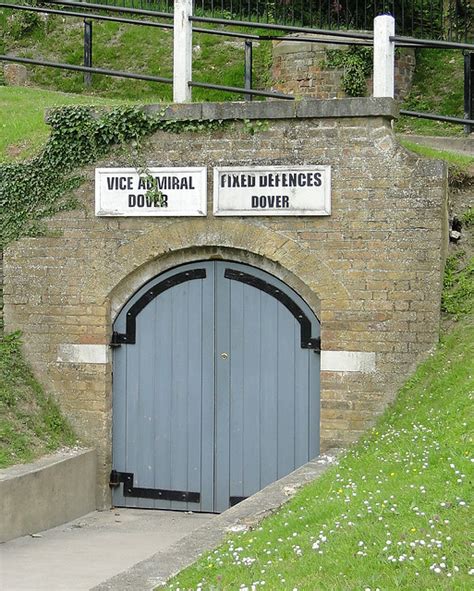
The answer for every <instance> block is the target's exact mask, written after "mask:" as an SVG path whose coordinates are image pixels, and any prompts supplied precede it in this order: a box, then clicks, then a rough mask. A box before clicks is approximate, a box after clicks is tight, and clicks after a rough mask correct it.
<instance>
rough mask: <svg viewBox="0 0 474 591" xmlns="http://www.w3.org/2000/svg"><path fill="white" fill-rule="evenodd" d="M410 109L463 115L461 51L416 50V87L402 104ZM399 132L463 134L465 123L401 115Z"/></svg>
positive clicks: (397, 128)
mask: <svg viewBox="0 0 474 591" xmlns="http://www.w3.org/2000/svg"><path fill="white" fill-rule="evenodd" d="M401 108H402V109H405V110H407V111H420V112H425V113H436V114H438V115H447V116H451V117H461V118H462V117H464V58H463V55H462V52H461V51H458V50H445V49H443V50H441V49H422V50H418V51H417V52H416V72H415V78H414V81H413V87H412V90H411V92H410V94H409V96H408V97H407V98H406V100H405V101H404V102H403V103H402V105H401ZM396 131H397V132H398V133H413V134H420V135H435V136H451V135H452V136H462V135H463V133H464V132H463V126H462V125H454V124H452V123H442V122H440V121H429V120H426V119H416V118H414V117H401V118H400V120H399V121H398V122H397V125H396Z"/></svg>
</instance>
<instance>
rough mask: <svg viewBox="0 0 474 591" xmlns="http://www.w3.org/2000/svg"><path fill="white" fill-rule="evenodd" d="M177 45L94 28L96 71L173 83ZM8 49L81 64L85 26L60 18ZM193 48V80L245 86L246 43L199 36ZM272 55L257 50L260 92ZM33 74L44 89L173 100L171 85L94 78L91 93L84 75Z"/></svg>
mask: <svg viewBox="0 0 474 591" xmlns="http://www.w3.org/2000/svg"><path fill="white" fill-rule="evenodd" d="M15 16H16V18H19V17H18V15H15ZM205 27H206V26H205V25H204V28H205ZM252 32H253V31H252ZM172 44H173V36H172V31H170V30H166V29H158V28H155V27H146V26H135V25H131V24H123V23H114V22H101V21H94V23H93V65H94V66H95V67H101V68H109V69H113V70H125V71H129V72H136V73H144V74H150V75H153V76H161V77H165V78H172V62H173V54H172ZM5 45H6V47H7V50H9V51H11V52H13V53H15V54H17V55H19V56H23V57H36V58H42V59H44V60H47V61H58V62H66V63H70V64H81V63H82V59H83V22H82V20H81V19H77V18H68V19H67V21H65V22H63V19H62V18H60V17H59V16H50V17H49V18H48V19H47V20H46V21H39V22H38V23H37V24H36V25H35V26H34V27H33V28H32V29H31V30H28V31H26V32H25V33H24V34H17V35H15V38H12V37H7V38H6V40H5ZM193 48H194V51H193V79H194V80H196V81H200V82H211V83H214V84H221V85H227V86H240V87H242V86H243V85H244V43H243V41H242V40H236V39H232V40H229V39H228V38H227V37H220V36H216V35H207V34H203V33H195V34H194V36H193ZM270 51H271V43H269V42H267V43H260V44H256V45H255V46H254V68H255V72H256V80H255V84H254V85H255V87H261V85H262V84H263V85H264V84H265V82H266V73H265V72H266V68H267V65H268V60H269V55H270ZM28 70H29V72H30V80H31V83H32V84H34V85H36V86H39V87H42V88H47V89H52V90H60V91H62V92H68V93H71V92H73V93H77V94H89V95H94V96H107V97H109V98H117V99H120V100H128V101H141V102H162V101H163V102H171V100H172V87H171V85H169V84H163V83H156V82H147V81H139V80H130V79H125V78H117V77H114V78H112V77H107V76H99V75H93V76H92V79H93V83H92V87H91V88H90V89H87V88H84V85H83V75H82V74H81V73H75V72H65V71H60V70H56V69H54V68H46V67H39V66H36V67H34V66H33V67H30V66H29V67H28ZM240 98H241V97H240ZM193 99H194V100H195V101H198V102H199V101H201V102H202V101H225V100H239V98H238V95H235V94H229V93H226V92H222V91H217V90H208V89H200V88H196V89H194V90H193Z"/></svg>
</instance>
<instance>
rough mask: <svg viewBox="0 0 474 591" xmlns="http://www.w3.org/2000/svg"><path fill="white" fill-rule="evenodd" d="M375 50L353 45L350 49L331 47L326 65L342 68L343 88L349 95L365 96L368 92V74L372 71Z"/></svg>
mask: <svg viewBox="0 0 474 591" xmlns="http://www.w3.org/2000/svg"><path fill="white" fill-rule="evenodd" d="M372 62H373V51H372V49H371V48H370V47H361V46H358V45H351V46H350V47H349V48H348V49H330V50H328V52H327V58H326V65H327V66H328V67H329V68H341V69H343V70H344V73H343V75H342V89H343V90H344V92H345V93H346V94H348V95H349V96H364V95H365V94H366V92H367V76H368V75H369V74H370V72H371V71H372Z"/></svg>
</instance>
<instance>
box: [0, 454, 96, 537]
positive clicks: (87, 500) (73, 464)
mask: <svg viewBox="0 0 474 591" xmlns="http://www.w3.org/2000/svg"><path fill="white" fill-rule="evenodd" d="M96 472H97V466H96V453H95V450H92V449H88V450H81V451H78V452H77V451H69V452H65V453H57V454H54V455H52V456H48V457H45V458H42V459H41V460H38V461H37V462H34V463H32V464H24V465H18V466H13V467H12V468H6V469H4V470H0V542H6V541H7V540H11V539H13V538H18V537H19V536H24V535H25V534H33V533H35V532H38V531H42V530H45V529H48V528H50V527H55V526H56V525H60V524H62V523H66V522H67V521H71V519H76V518H77V517H80V516H81V515H85V514H86V513H90V512H91V511H94V510H95V508H96V498H95V494H96Z"/></svg>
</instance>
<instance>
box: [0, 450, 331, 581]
mask: <svg viewBox="0 0 474 591" xmlns="http://www.w3.org/2000/svg"><path fill="white" fill-rule="evenodd" d="M337 455H338V450H335V449H334V450H329V451H328V452H327V454H326V455H323V456H320V457H319V458H316V459H314V460H312V461H311V462H308V463H307V464H305V465H304V466H301V468H298V469H297V470H295V471H294V472H292V473H291V474H288V476H285V477H284V478H282V479H281V480H278V481H277V482H274V483H272V484H269V485H268V486H267V487H265V488H264V489H263V490H261V491H259V492H258V493H256V494H255V495H253V496H251V497H249V498H248V499H246V500H245V501H243V502H242V503H239V504H238V505H235V506H234V507H232V508H231V509H228V510H227V511H224V513H221V514H220V515H209V514H205V513H190V514H187V513H178V512H172V511H151V510H150V511H145V510H142V509H114V510H111V511H104V512H100V513H99V512H95V513H90V514H89V515H86V516H85V517H82V518H80V519H76V520H75V521H72V522H70V523H67V524H65V525H62V526H59V527H55V528H53V529H50V530H47V531H45V532H42V534H41V537H36V536H25V537H23V538H18V539H16V540H12V541H10V542H6V543H5V544H0V591H86V590H87V591H90V590H92V591H151V590H153V589H155V587H156V586H157V585H159V584H161V583H163V582H165V581H167V580H168V578H169V577H170V576H172V575H173V574H176V573H177V572H179V571H180V570H182V569H183V568H184V567H186V566H188V565H190V564H192V563H193V562H194V561H195V560H196V559H197V558H198V557H199V555H200V554H202V552H204V551H206V550H210V549H212V548H214V547H215V546H217V545H218V544H219V543H221V542H222V540H223V539H224V537H225V536H226V535H227V534H228V532H232V531H242V529H248V528H251V527H255V526H256V525H257V524H258V523H259V521H260V520H261V519H262V518H263V517H265V516H267V515H270V514H271V513H273V512H274V511H275V510H276V509H278V508H279V507H280V506H281V505H282V504H283V503H285V502H286V501H287V500H288V499H289V498H291V497H292V496H293V495H294V494H295V492H296V491H297V490H298V489H299V488H300V487H301V486H303V485H304V484H306V483H308V482H311V481H313V480H314V479H315V478H318V477H319V476H320V475H321V474H323V473H324V472H325V471H326V470H327V469H328V467H329V466H331V465H332V464H333V463H334V462H335V461H336V458H337Z"/></svg>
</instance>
